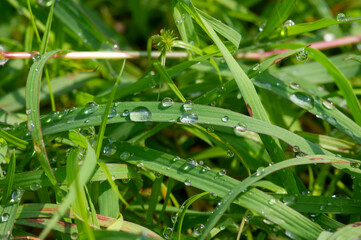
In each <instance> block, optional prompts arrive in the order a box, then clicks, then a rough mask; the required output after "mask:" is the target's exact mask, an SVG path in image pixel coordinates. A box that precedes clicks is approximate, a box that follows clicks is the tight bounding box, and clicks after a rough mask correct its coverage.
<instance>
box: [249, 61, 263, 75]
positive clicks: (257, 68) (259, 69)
mask: <svg viewBox="0 0 361 240" xmlns="http://www.w3.org/2000/svg"><path fill="white" fill-rule="evenodd" d="M251 70H252V73H261V72H262V67H261V65H260V64H259V63H257V64H256V65H254V66H253V67H252V68H251Z"/></svg>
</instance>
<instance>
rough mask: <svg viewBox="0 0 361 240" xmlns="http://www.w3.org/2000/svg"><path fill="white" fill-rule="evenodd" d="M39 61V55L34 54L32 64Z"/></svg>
mask: <svg viewBox="0 0 361 240" xmlns="http://www.w3.org/2000/svg"><path fill="white" fill-rule="evenodd" d="M40 59H41V55H40V54H34V56H33V61H34V62H37V61H40Z"/></svg>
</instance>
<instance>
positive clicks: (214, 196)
mask: <svg viewBox="0 0 361 240" xmlns="http://www.w3.org/2000/svg"><path fill="white" fill-rule="evenodd" d="M209 197H210V198H211V199H215V198H216V197H217V194H215V193H209Z"/></svg>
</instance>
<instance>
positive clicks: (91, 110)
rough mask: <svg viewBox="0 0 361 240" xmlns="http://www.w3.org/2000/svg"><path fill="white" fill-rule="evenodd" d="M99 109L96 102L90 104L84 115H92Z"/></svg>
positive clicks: (87, 105) (86, 106)
mask: <svg viewBox="0 0 361 240" xmlns="http://www.w3.org/2000/svg"><path fill="white" fill-rule="evenodd" d="M98 107H99V105H98V104H97V103H96V102H88V103H87V104H86V105H85V107H84V109H83V113H84V114H92V113H94V112H95V111H96V110H97V109H98Z"/></svg>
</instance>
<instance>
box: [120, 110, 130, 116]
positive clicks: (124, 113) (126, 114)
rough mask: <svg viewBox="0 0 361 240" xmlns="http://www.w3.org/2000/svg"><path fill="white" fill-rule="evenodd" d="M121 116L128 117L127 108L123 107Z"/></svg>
mask: <svg viewBox="0 0 361 240" xmlns="http://www.w3.org/2000/svg"><path fill="white" fill-rule="evenodd" d="M122 116H123V117H128V116H129V110H127V109H125V110H124V111H123V113H122Z"/></svg>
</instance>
